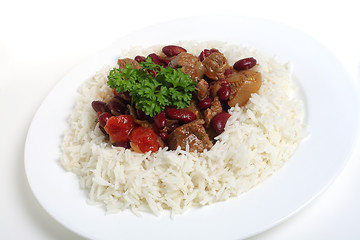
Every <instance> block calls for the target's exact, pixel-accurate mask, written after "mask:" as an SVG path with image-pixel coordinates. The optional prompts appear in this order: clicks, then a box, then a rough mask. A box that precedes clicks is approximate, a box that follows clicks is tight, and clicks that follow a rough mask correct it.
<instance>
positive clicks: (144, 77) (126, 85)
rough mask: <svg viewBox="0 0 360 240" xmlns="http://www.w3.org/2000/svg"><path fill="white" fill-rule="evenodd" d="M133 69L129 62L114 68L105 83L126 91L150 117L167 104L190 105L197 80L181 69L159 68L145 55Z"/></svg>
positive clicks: (134, 102)
mask: <svg viewBox="0 0 360 240" xmlns="http://www.w3.org/2000/svg"><path fill="white" fill-rule="evenodd" d="M139 64H140V66H141V68H140V69H134V68H133V67H132V66H131V65H130V64H128V65H127V66H126V68H125V69H122V70H121V71H119V69H118V68H114V69H112V70H111V71H110V73H109V75H108V82H107V84H108V86H109V87H111V88H113V89H115V90H116V91H117V92H129V95H130V96H131V97H132V104H136V107H137V108H138V109H140V110H142V111H143V112H144V113H145V114H146V115H149V116H151V117H153V116H155V115H156V114H158V113H160V112H161V111H163V110H164V109H165V107H166V106H174V107H176V108H178V109H179V108H180V109H181V108H185V107H187V106H189V104H190V100H191V97H192V92H193V91H195V86H196V83H195V82H193V81H192V80H191V78H190V77H189V75H187V74H185V73H183V72H182V71H181V70H180V69H174V68H169V67H166V68H164V67H162V66H159V65H156V64H155V63H153V62H152V60H151V58H147V59H146V61H145V62H141V63H139Z"/></svg>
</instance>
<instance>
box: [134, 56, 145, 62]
mask: <svg viewBox="0 0 360 240" xmlns="http://www.w3.org/2000/svg"><path fill="white" fill-rule="evenodd" d="M135 61H137V62H138V63H141V62H145V61H146V58H145V57H144V56H136V57H135Z"/></svg>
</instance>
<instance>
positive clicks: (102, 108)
mask: <svg viewBox="0 0 360 240" xmlns="http://www.w3.org/2000/svg"><path fill="white" fill-rule="evenodd" d="M91 106H92V108H93V109H94V111H95V112H97V113H103V112H110V110H109V107H108V105H107V104H106V103H105V102H102V101H93V102H92V103H91Z"/></svg>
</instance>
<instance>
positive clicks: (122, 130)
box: [104, 115, 136, 142]
mask: <svg viewBox="0 0 360 240" xmlns="http://www.w3.org/2000/svg"><path fill="white" fill-rule="evenodd" d="M135 126H136V124H135V122H134V119H133V117H132V116H131V115H120V116H113V117H111V118H109V119H108V120H107V122H106V125H105V127H104V128H105V131H106V132H107V133H108V134H109V136H110V139H111V142H129V141H130V137H129V136H130V132H131V130H133V128H134V127H135Z"/></svg>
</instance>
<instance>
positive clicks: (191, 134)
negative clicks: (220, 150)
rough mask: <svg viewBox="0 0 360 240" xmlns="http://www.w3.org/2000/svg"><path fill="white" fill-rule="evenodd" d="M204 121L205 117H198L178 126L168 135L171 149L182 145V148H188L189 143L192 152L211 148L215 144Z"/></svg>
mask: <svg viewBox="0 0 360 240" xmlns="http://www.w3.org/2000/svg"><path fill="white" fill-rule="evenodd" d="M204 123H205V121H204V120H203V119H197V120H195V121H192V122H190V123H187V124H184V125H182V126H180V127H178V128H176V129H175V130H174V131H173V132H172V133H170V135H169V137H168V146H169V149H171V150H175V149H176V148H177V147H178V146H180V147H181V149H183V150H186V144H188V145H189V151H190V152H194V151H197V152H203V151H204V150H205V149H210V148H211V147H212V146H213V144H212V142H211V141H210V139H209V136H208V135H207V133H206V131H205V128H204V126H203V124H204Z"/></svg>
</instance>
